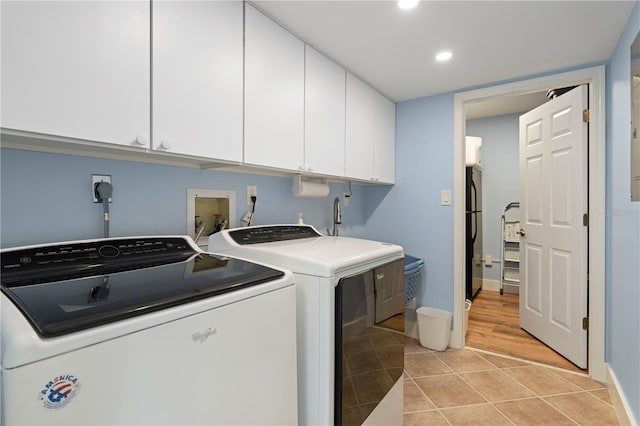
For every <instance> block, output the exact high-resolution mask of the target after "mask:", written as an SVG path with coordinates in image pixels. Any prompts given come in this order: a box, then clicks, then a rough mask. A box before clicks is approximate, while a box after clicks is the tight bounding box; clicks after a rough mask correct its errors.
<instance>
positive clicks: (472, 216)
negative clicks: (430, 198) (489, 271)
mask: <svg viewBox="0 0 640 426" xmlns="http://www.w3.org/2000/svg"><path fill="white" fill-rule="evenodd" d="M466 176H467V177H466V186H465V188H466V203H465V210H466V251H467V253H466V266H467V267H466V298H467V299H470V300H472V299H473V298H474V297H476V295H477V294H478V291H480V289H481V288H482V263H483V259H482V172H481V171H480V169H478V168H476V167H467V173H466Z"/></svg>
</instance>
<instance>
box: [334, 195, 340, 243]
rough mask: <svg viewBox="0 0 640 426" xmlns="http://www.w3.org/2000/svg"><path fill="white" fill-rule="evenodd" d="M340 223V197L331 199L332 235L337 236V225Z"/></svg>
mask: <svg viewBox="0 0 640 426" xmlns="http://www.w3.org/2000/svg"><path fill="white" fill-rule="evenodd" d="M341 223H342V212H340V198H338V197H336V198H335V199H334V200H333V234H332V235H333V236H334V237H337V236H338V225H339V224H341Z"/></svg>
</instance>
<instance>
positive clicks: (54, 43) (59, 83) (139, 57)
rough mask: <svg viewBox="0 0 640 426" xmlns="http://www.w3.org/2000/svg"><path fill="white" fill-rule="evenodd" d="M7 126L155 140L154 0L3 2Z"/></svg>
mask: <svg viewBox="0 0 640 426" xmlns="http://www.w3.org/2000/svg"><path fill="white" fill-rule="evenodd" d="M1 7H2V12H1V15H2V127H4V128H8V129H16V130H22V131H29V132H37V133H44V134H49V135H57V136H64V137H70V138H78V139H84V140H90V141H99V142H108V143H115V144H123V145H129V144H133V143H135V141H136V138H138V140H139V141H140V142H141V143H143V144H146V146H148V140H149V139H148V137H149V131H150V90H149V81H150V76H149V73H150V69H149V61H150V58H149V55H150V40H149V38H150V28H149V22H150V21H149V2H148V1H117V2H111V1H83V2H72V1H55V2H49V1H43V2H31V1H3V2H2V4H1Z"/></svg>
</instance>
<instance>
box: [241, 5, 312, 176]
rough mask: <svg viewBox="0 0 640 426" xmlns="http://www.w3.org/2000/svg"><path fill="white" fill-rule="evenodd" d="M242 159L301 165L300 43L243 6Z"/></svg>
mask: <svg viewBox="0 0 640 426" xmlns="http://www.w3.org/2000/svg"><path fill="white" fill-rule="evenodd" d="M244 99H245V105H244V113H245V116H244V118H245V123H244V124H245V128H244V161H245V162H246V163H249V164H257V165H263V166H269V167H276V168H282V169H289V170H293V169H296V170H297V169H298V168H299V167H302V166H303V160H304V158H303V146H304V43H303V42H302V41H300V40H299V39H297V38H296V37H294V36H293V35H292V34H291V33H289V32H288V31H287V30H285V29H284V28H282V27H281V26H279V25H278V24H276V23H275V22H273V21H271V20H270V19H269V18H267V17H266V16H264V15H263V14H262V13H261V12H259V11H258V10H256V9H255V8H253V7H252V6H250V5H249V4H246V5H245V98H244Z"/></svg>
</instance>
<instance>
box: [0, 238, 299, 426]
mask: <svg viewBox="0 0 640 426" xmlns="http://www.w3.org/2000/svg"><path fill="white" fill-rule="evenodd" d="M0 257H1V261H2V276H1V280H2V287H1V288H2V293H1V294H0V303H1V306H0V308H1V310H2V325H1V328H0V343H1V348H2V352H1V357H0V360H1V369H0V390H1V398H0V400H1V408H0V413H1V414H0V424H2V425H36V424H37V425H94V424H101V425H135V424H138V425H150V424H155V425H160V424H162V425H186V424H189V425H196V424H208V425H213V424H219V425H222V424H224V425H267V424H272V425H293V424H296V423H297V380H296V342H295V334H296V332H295V315H296V313H295V289H294V286H293V277H292V275H291V273H290V272H285V271H281V270H277V269H274V268H271V267H267V266H264V265H260V264H257V263H254V262H247V261H243V260H239V259H235V258H232V257H229V256H226V255H225V256H217V255H211V254H207V253H204V252H202V251H201V250H200V249H199V248H198V247H197V246H196V245H195V244H194V243H193V241H192V240H190V239H189V238H188V237H175V236H170V237H135V238H110V239H101V240H87V241H73V242H65V243H57V244H50V245H40V246H30V247H21V248H16V249H7V250H3V251H1V252H0Z"/></svg>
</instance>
